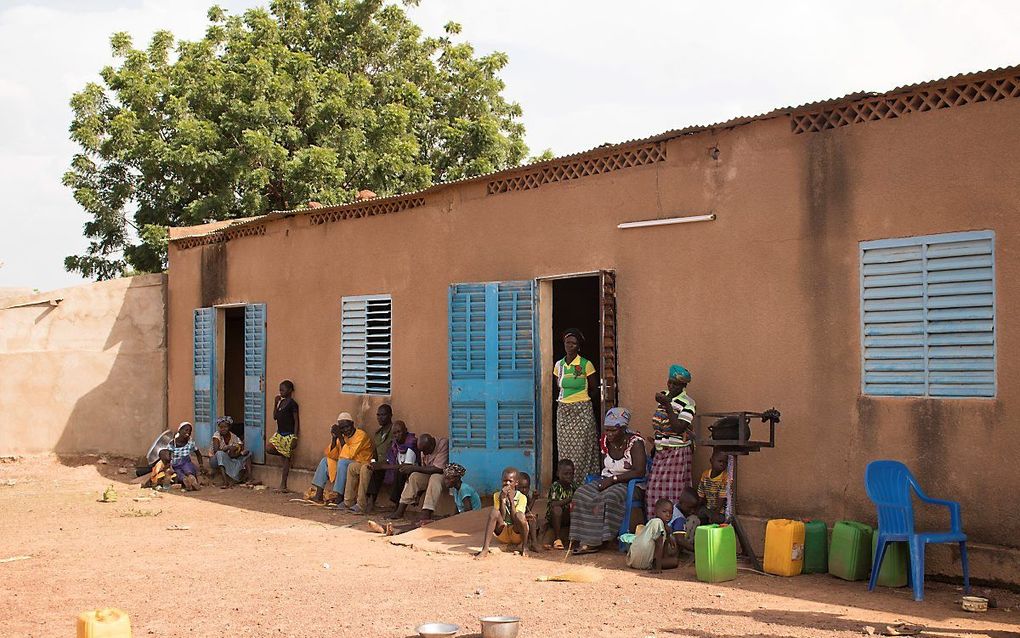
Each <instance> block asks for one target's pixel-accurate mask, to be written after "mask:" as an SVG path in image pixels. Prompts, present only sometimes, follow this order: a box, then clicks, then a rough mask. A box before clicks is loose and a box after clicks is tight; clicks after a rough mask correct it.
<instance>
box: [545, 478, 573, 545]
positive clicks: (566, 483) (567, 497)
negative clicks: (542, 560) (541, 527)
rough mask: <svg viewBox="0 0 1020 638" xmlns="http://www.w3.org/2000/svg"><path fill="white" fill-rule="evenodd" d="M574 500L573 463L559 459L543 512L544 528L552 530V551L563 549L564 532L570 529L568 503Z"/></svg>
mask: <svg viewBox="0 0 1020 638" xmlns="http://www.w3.org/2000/svg"><path fill="white" fill-rule="evenodd" d="M573 498H574V462H573V461H571V460H570V459H560V462H559V464H558V465H557V466H556V480H555V481H553V484H552V485H550V486H549V504H548V506H547V507H546V510H545V523H546V528H547V529H551V530H552V534H553V542H552V545H551V547H552V549H563V540H564V538H565V533H564V530H565V529H566V528H568V527H570V502H571V500H573Z"/></svg>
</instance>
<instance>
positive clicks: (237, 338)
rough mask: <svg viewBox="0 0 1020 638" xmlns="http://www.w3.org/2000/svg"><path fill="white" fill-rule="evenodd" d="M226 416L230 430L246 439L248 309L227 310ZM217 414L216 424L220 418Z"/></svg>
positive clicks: (224, 379)
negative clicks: (246, 331) (245, 348)
mask: <svg viewBox="0 0 1020 638" xmlns="http://www.w3.org/2000/svg"><path fill="white" fill-rule="evenodd" d="M223 414H224V415H227V416H230V417H231V418H233V419H234V424H233V425H232V426H230V431H231V432H233V433H234V434H236V435H237V436H239V437H241V440H242V441H243V440H244V308H243V307H240V308H225V309H224V310H223ZM219 416H222V415H215V416H214V417H213V418H214V421H215V419H216V418H217V417H219Z"/></svg>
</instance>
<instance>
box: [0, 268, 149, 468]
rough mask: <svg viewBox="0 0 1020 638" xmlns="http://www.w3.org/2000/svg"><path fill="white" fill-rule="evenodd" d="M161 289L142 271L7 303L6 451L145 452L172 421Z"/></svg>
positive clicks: (0, 396) (1, 425) (3, 339)
mask: <svg viewBox="0 0 1020 638" xmlns="http://www.w3.org/2000/svg"><path fill="white" fill-rule="evenodd" d="M165 291H166V277H165V276H164V275H141V276H138V277H128V278H124V279H115V280H112V281H105V282H99V283H94V284H88V285H83V286H77V287H74V288H66V289H63V290H55V291H51V292H48V293H44V294H41V295H35V296H32V297H23V298H17V299H9V300H7V302H6V305H8V307H5V308H0V379H2V380H3V392H0V453H4V454H26V453H46V452H56V453H59V454H71V453H93V452H102V453H111V454H123V455H126V456H138V455H142V454H144V453H145V452H146V450H148V447H149V445H151V443H152V441H153V439H155V437H156V436H157V435H158V434H159V433H160V432H161V431H163V429H164V428H165V424H166V340H165V326H166V308H165ZM50 300H60V301H59V303H57V304H56V305H51V304H50ZM29 303H31V304H34V305H23V306H21V307H9V306H10V305H20V304H29Z"/></svg>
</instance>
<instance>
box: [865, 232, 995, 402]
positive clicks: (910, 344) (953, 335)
mask: <svg viewBox="0 0 1020 638" xmlns="http://www.w3.org/2000/svg"><path fill="white" fill-rule="evenodd" d="M994 270H995V269H994V234H993V233H992V232H991V231H979V232H969V233H952V234H946V235H932V236H927V237H911V238H905V239H891V240H880V241H873V242H862V244H861V297H862V298H861V317H862V331H863V334H862V338H863V344H862V345H863V348H862V350H863V379H862V389H863V392H864V393H865V394H869V395H878V396H931V397H993V396H995V390H996V388H995V272H994Z"/></svg>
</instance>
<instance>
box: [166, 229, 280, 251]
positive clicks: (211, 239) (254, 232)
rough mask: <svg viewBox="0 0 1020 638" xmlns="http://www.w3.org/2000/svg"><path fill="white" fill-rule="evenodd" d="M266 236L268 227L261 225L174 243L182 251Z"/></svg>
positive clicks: (187, 238)
mask: <svg viewBox="0 0 1020 638" xmlns="http://www.w3.org/2000/svg"><path fill="white" fill-rule="evenodd" d="M265 234H266V225H265V224H259V225H257V226H243V227H241V228H235V229H233V230H221V231H217V232H215V233H209V234H208V235H202V236H201V237H185V238H184V239H178V240H177V241H175V242H173V244H174V245H175V246H177V247H178V248H180V249H181V250H187V249H189V248H196V247H198V246H208V245H209V244H220V243H223V242H225V241H230V240H231V239H238V238H240V237H256V236H259V235H265Z"/></svg>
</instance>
